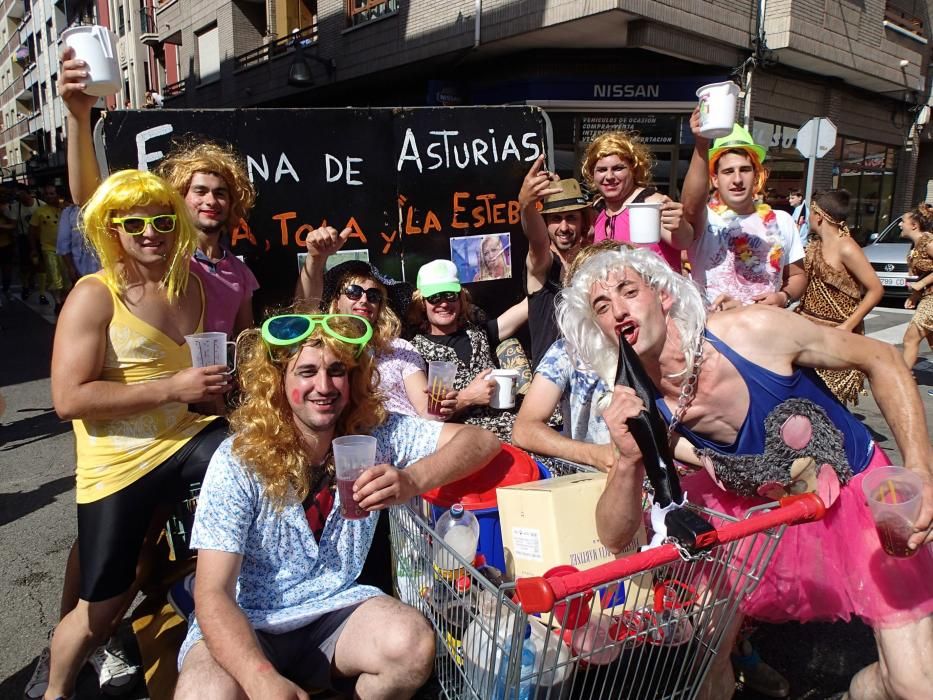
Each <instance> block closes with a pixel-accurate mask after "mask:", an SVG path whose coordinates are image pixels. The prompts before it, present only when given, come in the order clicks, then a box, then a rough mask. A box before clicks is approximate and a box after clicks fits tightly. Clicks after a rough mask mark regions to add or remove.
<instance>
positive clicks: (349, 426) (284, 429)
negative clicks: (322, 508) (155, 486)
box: [230, 318, 386, 508]
mask: <svg viewBox="0 0 933 700" xmlns="http://www.w3.org/2000/svg"><path fill="white" fill-rule="evenodd" d="M329 323H330V326H331V328H332V329H333V330H335V331H337V332H339V333H341V334H344V335H346V336H348V337H352V336H353V335H356V334H358V333H359V329H358V327H356V326H355V325H354V324H358V323H359V322H358V321H354V320H353V319H351V318H333V319H331V320H330V321H329ZM308 345H310V346H312V347H322V346H323V347H324V348H326V349H327V350H330V351H331V352H332V353H333V354H334V355H335V356H336V357H337V358H338V359H339V361H340V362H342V363H343V364H344V365H345V366H346V367H347V371H348V373H349V378H350V400H349V403H348V404H347V407H346V408H345V409H344V411H343V413H341V414H340V417H339V418H338V419H337V425H336V426H335V429H334V437H339V436H341V435H364V434H368V433H370V432H371V431H372V429H373V428H375V427H376V426H378V425H381V424H382V423H383V422H384V421H385V419H386V411H385V408H384V397H383V395H382V394H381V393H380V392H379V391H378V382H379V375H378V374H377V373H376V372H375V363H374V360H373V354H372V353H371V352H362V353H360V355H359V357H357V354H356V353H357V349H358V347H359V346H357V345H351V344H349V343H344V342H343V341H341V340H338V339H337V338H333V337H331V336H330V335H328V334H327V332H326V331H324V330H323V329H322V328H321V327H320V326H319V327H317V328H315V330H314V332H313V333H312V334H311V336H310V337H309V338H308V339H307V340H305V341H304V342H302V343H301V344H296V345H292V346H287V347H270V346H268V345H266V343H265V342H264V341H263V340H262V336H261V332H260V330H259V329H258V328H251V329H249V330H246V331H243V332H242V333H241V334H240V337H239V338H237V374H238V376H239V381H240V390H241V395H240V401H239V404H238V406H237V408H236V409H235V410H234V411H233V413H232V414H231V416H230V427H231V429H232V431H233V433H234V435H233V453H234V454H235V455H236V456H237V457H238V458H240V459H241V460H243V463H244V464H246V465H247V466H248V467H249V468H250V469H251V470H252V471H253V472H254V473H255V474H256V476H257V477H258V478H259V480H260V482H261V483H262V485H263V489H264V490H265V493H266V495H267V496H268V497H269V499H270V500H271V501H272V503H274V504H275V506H276V507H277V508H281V507H282V506H284V505H286V504H287V503H288V502H289V500H290V499H291V498H293V497H294V498H295V499H297V500H298V501H303V500H304V499H305V498H306V497H307V496H308V493H309V491H310V485H311V482H312V480H315V477H320V476H322V475H321V474H312V473H311V467H310V466H309V464H310V456H309V454H308V451H307V449H306V448H305V443H304V438H303V436H302V434H301V432H300V431H299V430H298V427H297V426H296V425H295V416H294V413H293V412H292V408H291V405H290V404H289V402H288V399H287V397H286V396H285V373H286V372H287V371H288V368H289V366H290V365H291V364H292V363H293V362H294V361H296V360H297V358H298V356H299V355H300V353H301V349H302V348H304V347H305V346H308ZM322 468H323V469H325V470H326V471H327V472H328V475H329V476H331V477H332V476H333V460H329V461H328V462H327V463H326V464H325V465H324V466H323V467H322Z"/></svg>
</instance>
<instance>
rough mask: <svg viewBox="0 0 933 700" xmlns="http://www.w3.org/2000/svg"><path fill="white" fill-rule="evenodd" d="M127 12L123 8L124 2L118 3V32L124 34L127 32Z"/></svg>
mask: <svg viewBox="0 0 933 700" xmlns="http://www.w3.org/2000/svg"><path fill="white" fill-rule="evenodd" d="M126 30H127V26H126V14H125V11H124V9H123V3H120V4H119V5H117V34H118V35H119V36H123V35H124V34H126Z"/></svg>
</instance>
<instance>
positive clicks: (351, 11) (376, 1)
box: [347, 0, 399, 27]
mask: <svg viewBox="0 0 933 700" xmlns="http://www.w3.org/2000/svg"><path fill="white" fill-rule="evenodd" d="M398 3H399V0H347V23H348V24H349V25H350V26H351V27H356V26H359V25H360V24H366V23H367V22H372V21H373V20H375V19H379V18H380V17H385V16H386V15H393V14H395V13H396V12H398Z"/></svg>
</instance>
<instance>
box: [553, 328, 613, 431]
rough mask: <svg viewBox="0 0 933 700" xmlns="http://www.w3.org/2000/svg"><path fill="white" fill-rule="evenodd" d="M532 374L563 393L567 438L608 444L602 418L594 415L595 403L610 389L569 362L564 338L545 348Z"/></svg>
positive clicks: (575, 364)
mask: <svg viewBox="0 0 933 700" xmlns="http://www.w3.org/2000/svg"><path fill="white" fill-rule="evenodd" d="M535 374H540V375H542V376H543V377H544V378H545V379H547V380H548V381H550V382H551V383H552V384H555V385H556V386H557V387H558V388H559V389H560V390H561V391H562V392H563V396H562V398H561V412H562V413H563V415H564V435H565V436H566V437H569V438H570V439H571V440H579V441H580V442H589V443H592V444H594V445H606V444H608V443H609V442H610V438H609V429H608V428H607V427H606V423H605V421H604V420H603V418H602V416H600V415H597V413H596V401H597V400H598V399H599V397H601V396H602V395H603V394H605V393H606V392H607V391H608V390H609V389H608V387H607V386H606V383H605V382H604V381H603V380H602V379H600V378H599V376H598V375H597V374H596V373H595V372H593V371H592V370H590V369H589V368H587V366H586V365H584V364H582V363H580V362H577V363H574V362H573V360H571V359H570V354H569V352H568V350H567V341H566V340H565V339H564V338H560V339H558V340H556V341H555V342H554V344H553V345H551V347H550V348H548V351H547V352H546V353H545V354H544V357H542V358H541V362H539V363H538V367H537V369H536V370H535Z"/></svg>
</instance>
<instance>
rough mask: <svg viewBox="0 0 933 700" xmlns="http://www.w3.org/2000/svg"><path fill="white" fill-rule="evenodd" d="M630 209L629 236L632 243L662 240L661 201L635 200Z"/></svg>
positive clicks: (628, 205)
mask: <svg viewBox="0 0 933 700" xmlns="http://www.w3.org/2000/svg"><path fill="white" fill-rule="evenodd" d="M625 208H626V209H628V236H629V240H631V242H632V243H641V244H648V243H657V242H658V241H660V240H661V203H660V202H635V203H633V204H626V205H625Z"/></svg>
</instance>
